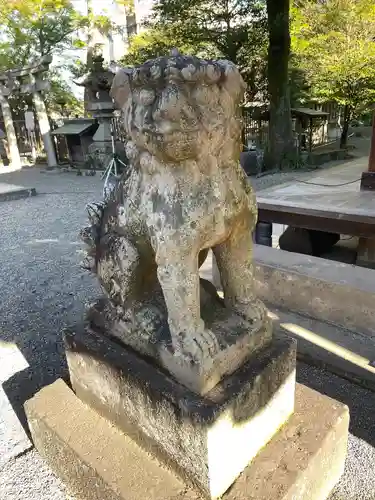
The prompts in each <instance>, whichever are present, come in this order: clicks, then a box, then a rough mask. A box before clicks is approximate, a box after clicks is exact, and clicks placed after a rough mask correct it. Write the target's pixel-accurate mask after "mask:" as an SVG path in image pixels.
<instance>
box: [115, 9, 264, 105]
mask: <svg viewBox="0 0 375 500" xmlns="http://www.w3.org/2000/svg"><path fill="white" fill-rule="evenodd" d="M146 28H147V29H146V31H145V32H142V33H140V34H139V35H136V36H134V37H133V38H132V40H131V43H130V50H129V54H128V56H127V57H125V59H124V62H125V63H128V64H130V63H139V62H143V61H144V60H145V59H148V58H150V57H155V56H157V55H166V54H168V52H169V50H170V49H171V48H178V49H179V50H180V51H181V52H189V53H190V54H192V55H199V56H202V57H223V58H226V59H229V60H231V61H232V62H234V63H235V64H236V65H237V66H238V67H239V69H240V71H241V73H242V75H243V77H244V79H245V81H246V83H247V84H248V88H249V95H248V99H250V100H251V99H254V98H255V96H256V94H257V93H259V92H261V91H262V90H264V89H265V75H266V71H265V54H266V46H267V25H266V12H265V5H264V1H262V0H159V2H158V3H156V4H155V6H154V9H153V12H152V15H151V17H150V20H148V22H146Z"/></svg>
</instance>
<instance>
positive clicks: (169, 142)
mask: <svg viewBox="0 0 375 500" xmlns="http://www.w3.org/2000/svg"><path fill="white" fill-rule="evenodd" d="M243 92H244V82H243V80H242V78H241V76H240V74H239V72H238V70H237V68H236V67H235V66H234V65H233V64H232V63H230V62H228V61H224V60H219V61H206V60H201V59H198V58H195V57H187V56H181V55H176V56H174V57H162V58H158V59H155V60H151V61H148V62H146V63H145V64H143V65H142V66H139V67H136V68H134V69H124V70H122V71H120V72H118V73H117V75H116V76H115V78H114V81H113V85H112V90H111V95H112V97H113V98H114V100H115V103H116V104H117V106H118V107H119V108H120V109H121V110H122V113H123V114H122V116H123V120H124V125H125V129H126V132H127V135H128V137H129V142H128V143H127V146H126V153H127V156H128V158H129V160H130V163H131V166H130V169H129V172H127V174H124V176H123V178H122V179H121V180H120V182H119V184H118V187H117V189H116V191H115V192H114V193H113V195H112V196H111V198H110V199H109V200H107V201H106V202H105V203H104V204H96V205H91V206H90V207H89V218H90V221H91V226H90V227H88V228H86V229H85V230H84V231H83V238H84V240H85V241H86V243H87V244H88V246H89V250H88V258H89V259H90V261H89V267H90V268H91V269H92V270H93V271H94V272H96V274H97V275H98V277H99V280H100V282H101V285H102V287H103V288H104V290H105V292H106V295H107V299H106V300H104V301H101V302H100V301H99V303H97V304H96V305H95V306H94V307H93V308H92V310H91V312H90V314H89V318H90V321H91V324H92V325H94V326H95V327H96V328H102V329H106V330H110V331H111V334H112V335H114V336H116V337H119V338H121V339H122V340H123V341H124V342H125V343H133V345H134V343H137V342H141V340H140V339H142V338H143V339H144V341H147V339H150V338H151V337H152V335H154V334H155V335H156V336H157V335H159V333H157V332H160V331H162V330H163V331H165V330H168V335H170V339H171V345H170V351H171V353H172V354H173V356H175V357H177V358H178V357H179V358H181V359H182V360H184V361H185V362H186V361H188V362H189V363H190V364H197V365H199V364H203V363H209V362H210V360H212V359H214V358H215V355H216V353H217V352H218V350H220V345H219V344H218V341H217V336H216V335H215V332H213V331H212V330H211V329H210V328H208V327H207V325H205V323H204V321H203V320H202V315H201V308H202V307H204V303H205V301H206V300H207V296H208V295H210V296H211V297H212V295H213V294H215V293H216V291H212V290H209V288H208V286H207V283H204V282H202V280H201V283H200V279H199V266H200V265H201V264H202V262H203V261H204V259H205V258H206V256H207V252H208V249H210V248H212V250H213V252H214V255H215V257H216V261H217V264H218V268H219V271H220V276H221V281H222V286H223V290H224V304H225V307H226V308H229V309H230V310H232V311H234V312H235V313H236V314H237V315H239V316H241V317H242V318H245V319H246V320H247V321H248V322H249V323H251V325H252V327H254V326H255V325H256V324H257V323H261V322H263V320H264V315H265V309H264V306H263V305H262V303H260V302H259V301H257V299H256V298H255V296H254V291H253V265H252V236H251V233H252V230H253V228H254V226H255V223H256V217H257V211H256V202H255V196H254V194H253V192H252V189H251V187H250V185H249V183H248V182H247V180H246V177H245V174H244V173H243V171H242V169H241V167H240V164H239V155H240V137H241V133H240V132H241V120H240V116H239V103H240V102H241V100H242V97H243ZM207 294H208V295H207ZM155 332H156V333H155ZM136 338H138V340H134V339H136ZM130 339H132V340H131V341H130ZM140 350H142V349H140ZM144 350H145V351H146V352H147V348H146V349H144Z"/></svg>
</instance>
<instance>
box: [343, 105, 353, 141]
mask: <svg viewBox="0 0 375 500" xmlns="http://www.w3.org/2000/svg"><path fill="white" fill-rule="evenodd" d="M351 117H352V110H351V109H350V106H349V105H348V104H345V107H344V123H343V126H342V132H341V137H340V149H345V148H346V146H347V144H348V133H349V124H350V120H351Z"/></svg>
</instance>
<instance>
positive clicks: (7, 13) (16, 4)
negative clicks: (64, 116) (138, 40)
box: [0, 0, 112, 116]
mask: <svg viewBox="0 0 375 500" xmlns="http://www.w3.org/2000/svg"><path fill="white" fill-rule="evenodd" d="M89 27H93V28H95V29H99V30H100V31H101V32H102V33H106V32H108V31H109V30H110V29H111V27H112V23H111V22H110V20H109V19H108V18H107V17H106V16H104V15H102V16H96V15H94V14H93V13H92V12H91V11H89V12H88V13H87V15H82V14H80V13H79V12H77V11H76V10H75V8H74V6H73V4H72V2H71V1H70V0H0V32H1V38H0V71H5V70H8V69H12V68H17V67H22V66H25V65H26V64H28V63H30V62H31V61H32V60H34V59H38V58H40V57H42V56H45V55H60V54H62V53H63V52H64V51H66V50H69V49H74V48H83V47H85V46H86V44H85V42H83V41H82V40H81V38H82V32H83V31H87V29H88V28H89ZM77 70H78V67H77ZM49 80H50V83H51V89H50V91H49V92H48V93H46V103H47V105H48V108H49V110H58V109H59V108H61V103H62V102H63V101H64V102H65V106H66V109H70V110H72V112H78V111H79V110H80V109H81V107H80V106H79V102H78V101H77V99H76V98H75V96H74V94H73V92H72V91H71V89H70V87H69V85H68V84H67V83H66V81H64V79H63V78H62V76H61V75H60V74H59V70H58V68H54V69H53V71H51V72H50V75H49ZM11 105H12V108H13V113H14V114H15V116H18V115H19V114H20V113H22V112H23V110H24V108H25V106H27V105H31V97H30V96H21V95H18V96H17V94H14V95H13V96H12V98H11Z"/></svg>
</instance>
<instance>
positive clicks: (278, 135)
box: [265, 0, 295, 169]
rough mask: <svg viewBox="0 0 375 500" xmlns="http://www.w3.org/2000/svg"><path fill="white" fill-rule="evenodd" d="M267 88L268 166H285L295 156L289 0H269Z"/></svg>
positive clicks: (269, 167) (266, 163)
mask: <svg viewBox="0 0 375 500" xmlns="http://www.w3.org/2000/svg"><path fill="white" fill-rule="evenodd" d="M267 16H268V33H269V45H268V89H269V95H270V123H269V142H268V147H267V151H266V154H265V167H266V168H267V169H274V168H278V169H282V168H283V167H284V166H287V165H288V164H289V163H290V162H291V161H292V160H293V159H294V155H295V145H294V138H293V130H292V116H291V110H290V92H289V73H288V67H289V56H290V32H289V0H267Z"/></svg>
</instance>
